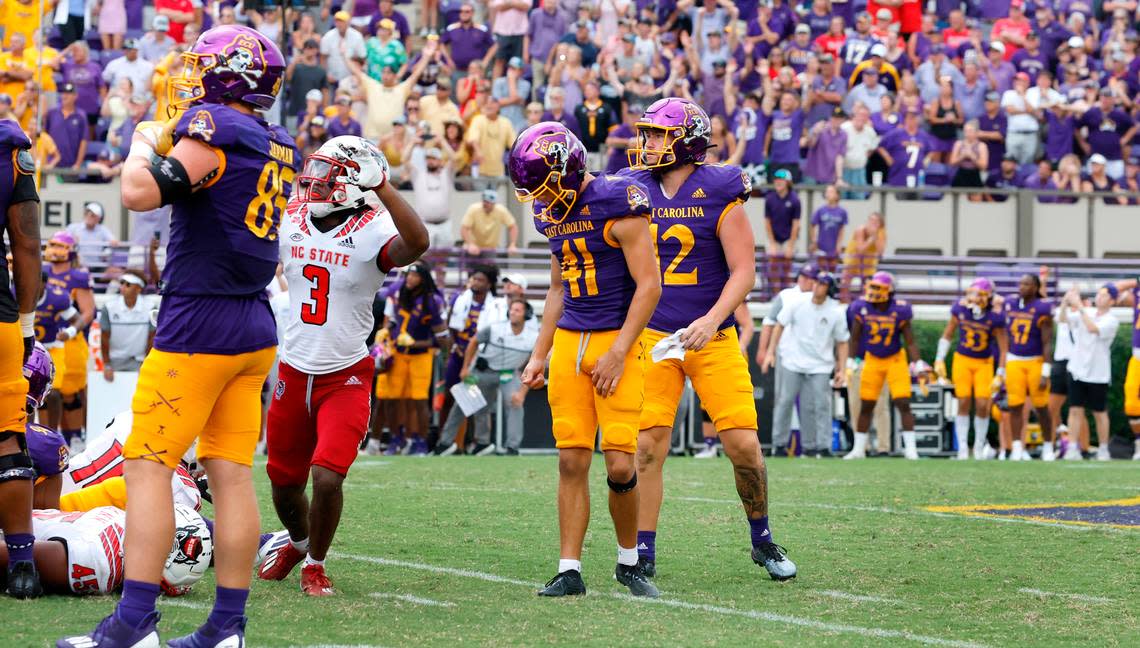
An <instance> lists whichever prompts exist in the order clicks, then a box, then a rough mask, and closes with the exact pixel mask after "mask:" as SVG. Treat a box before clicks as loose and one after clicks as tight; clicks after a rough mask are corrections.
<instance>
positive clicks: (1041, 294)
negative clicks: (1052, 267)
mask: <svg viewBox="0 0 1140 648" xmlns="http://www.w3.org/2000/svg"><path fill="white" fill-rule="evenodd" d="M1023 276H1025V277H1029V279H1030V280H1031V281H1032V282H1033V285H1034V286H1037V297H1038V298H1039V299H1045V286H1044V285H1042V283H1041V277H1039V276H1037V275H1035V274H1033V273H1032V272H1026V273H1025V274H1024V275H1023Z"/></svg>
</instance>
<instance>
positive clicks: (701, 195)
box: [690, 187, 708, 198]
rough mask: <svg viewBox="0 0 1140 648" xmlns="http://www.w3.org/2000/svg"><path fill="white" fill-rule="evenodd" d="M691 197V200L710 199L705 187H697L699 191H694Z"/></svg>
mask: <svg viewBox="0 0 1140 648" xmlns="http://www.w3.org/2000/svg"><path fill="white" fill-rule="evenodd" d="M690 197H691V198H708V196H707V195H706V194H705V188H704V187H697V190H696V191H694V192H693V195H692V196H690Z"/></svg>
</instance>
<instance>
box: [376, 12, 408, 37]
mask: <svg viewBox="0 0 1140 648" xmlns="http://www.w3.org/2000/svg"><path fill="white" fill-rule="evenodd" d="M385 18H388V19H389V20H391V21H392V22H394V23H396V38H399V39H400V40H401V41H404V42H407V40H408V35H410V34H411V33H412V28H411V26H410V25H408V19H407V18H405V17H404V14H402V13H400V12H399V11H393V12H392V15H391V16H381V15H380V12H379V11H376V12H375V13H374V14H372V20H369V21H368V33H369V34H375V33H376V30H377V29H378V28H379V26H380V21H381V20H384V19H385Z"/></svg>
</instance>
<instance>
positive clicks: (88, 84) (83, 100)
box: [60, 61, 103, 115]
mask: <svg viewBox="0 0 1140 648" xmlns="http://www.w3.org/2000/svg"><path fill="white" fill-rule="evenodd" d="M60 72H61V73H62V75H63V80H64V82H65V83H73V84H75V95H76V96H75V105H76V106H78V107H79V109H80V110H82V111H83V112H85V113H87V114H88V115H95V114H98V112H99V109H100V108H101V107H102V103H103V102H102V101H100V99H99V88H102V87H103V68H102V67H100V66H99V64H98V63H95V62H93V61H88V62H86V63H84V64H83V65H79V64H77V63H74V62H71V61H68V62H66V63H64V64H63V65H62V66H61V69H60Z"/></svg>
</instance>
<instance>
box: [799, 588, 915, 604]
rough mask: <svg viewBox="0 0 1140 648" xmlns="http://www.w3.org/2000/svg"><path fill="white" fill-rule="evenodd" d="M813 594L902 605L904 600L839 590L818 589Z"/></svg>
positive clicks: (861, 601)
mask: <svg viewBox="0 0 1140 648" xmlns="http://www.w3.org/2000/svg"><path fill="white" fill-rule="evenodd" d="M813 594H819V595H821V596H829V597H831V598H836V599H841V600H844V601H857V602H859V603H891V604H897V605H901V604H902V601H899V600H896V599H891V598H883V597H882V596H867V595H864V594H851V593H850V592H840V591H839V590H816V591H815V592H813Z"/></svg>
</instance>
